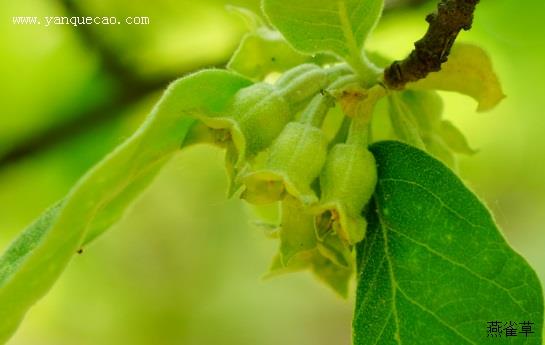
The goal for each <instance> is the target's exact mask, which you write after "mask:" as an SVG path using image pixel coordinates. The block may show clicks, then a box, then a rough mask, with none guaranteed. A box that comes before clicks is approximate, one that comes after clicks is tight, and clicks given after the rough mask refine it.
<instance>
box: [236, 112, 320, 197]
mask: <svg viewBox="0 0 545 345" xmlns="http://www.w3.org/2000/svg"><path fill="white" fill-rule="evenodd" d="M327 144H328V142H327V138H326V137H325V134H324V133H323V132H322V130H320V129H319V128H316V127H313V126H312V125H310V124H303V123H298V122H291V123H289V124H288V125H287V126H286V127H285V128H284V130H283V131H282V133H281V134H280V136H279V137H278V138H277V139H276V140H275V141H274V142H273V144H272V146H271V148H270V151H269V152H268V156H267V159H266V162H265V164H264V166H263V168H261V169H258V170H257V171H256V172H253V173H250V174H248V175H246V176H245V177H244V179H243V180H244V184H245V186H246V190H245V192H244V193H243V195H242V197H243V198H244V199H246V200H247V201H248V202H251V203H254V204H258V205H259V204H266V203H271V202H274V201H278V200H281V199H283V198H284V196H285V194H286V193H287V194H290V195H291V196H293V197H295V198H297V199H299V200H300V201H301V202H302V203H303V204H305V205H308V204H311V203H314V202H316V201H317V197H316V195H315V193H314V191H313V190H312V188H311V184H312V182H313V181H314V180H315V179H316V178H317V177H318V176H319V175H320V170H321V169H322V166H323V164H324V162H325V160H326V157H327Z"/></svg>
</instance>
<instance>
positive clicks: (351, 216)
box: [315, 144, 377, 245]
mask: <svg viewBox="0 0 545 345" xmlns="http://www.w3.org/2000/svg"><path fill="white" fill-rule="evenodd" d="M376 182H377V171H376V163H375V159H374V157H373V155H372V154H371V152H369V151H368V150H367V149H366V148H365V147H364V146H363V145H356V144H337V145H335V146H334V147H333V149H331V151H330V152H329V155H328V157H327V162H326V164H325V167H324V170H323V171H322V174H321V176H320V187H321V193H322V194H321V199H320V203H319V205H318V206H317V207H316V208H315V210H316V212H317V216H316V233H317V236H318V238H319V239H325V238H326V236H328V234H329V233H331V232H334V233H335V234H337V235H338V236H339V238H340V239H341V240H342V241H343V242H345V244H349V245H353V244H356V243H357V242H359V241H361V240H362V239H363V237H364V235H365V230H366V227H367V222H366V221H365V218H364V217H363V216H362V215H361V212H362V210H363V208H364V206H365V205H366V204H367V202H368V201H369V200H370V199H371V196H372V194H373V191H374V189H375V185H376Z"/></svg>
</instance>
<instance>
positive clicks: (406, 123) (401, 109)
mask: <svg viewBox="0 0 545 345" xmlns="http://www.w3.org/2000/svg"><path fill="white" fill-rule="evenodd" d="M388 109H389V114H390V121H391V123H392V128H393V130H394V133H395V135H396V137H397V138H398V139H399V140H401V141H403V142H405V143H407V144H409V145H412V146H414V147H418V148H420V149H423V148H424V147H425V146H424V142H423V141H422V136H421V134H420V130H419V128H418V122H417V120H416V117H415V115H414V114H413V113H412V109H411V108H409V107H408V106H407V104H405V101H404V100H403V99H401V97H399V96H398V95H391V96H390V97H388Z"/></svg>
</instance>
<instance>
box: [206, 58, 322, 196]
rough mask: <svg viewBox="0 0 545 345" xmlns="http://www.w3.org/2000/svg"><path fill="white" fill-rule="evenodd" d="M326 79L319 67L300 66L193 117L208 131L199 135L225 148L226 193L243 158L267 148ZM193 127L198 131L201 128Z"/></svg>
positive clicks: (237, 183)
mask: <svg viewBox="0 0 545 345" xmlns="http://www.w3.org/2000/svg"><path fill="white" fill-rule="evenodd" d="M327 82H328V75H327V73H326V72H325V71H324V70H323V69H322V68H320V67H318V66H316V65H312V64H306V65H301V66H299V67H296V68H294V69H292V70H290V71H288V72H286V73H285V74H284V76H282V77H281V78H280V79H279V80H278V81H277V83H276V84H274V85H271V84H268V83H264V82H262V83H256V84H254V85H251V86H249V87H246V88H243V89H241V90H240V91H238V92H237V94H236V95H235V97H234V99H233V101H232V102H231V104H230V105H229V106H228V108H227V110H226V111H224V112H222V113H221V114H217V115H213V116H210V115H209V116H202V115H197V116H196V117H197V118H198V119H199V120H201V122H202V123H203V124H204V125H205V126H206V127H208V128H209V129H210V130H211V132H212V133H211V134H207V135H206V136H205V135H202V136H201V137H202V138H204V139H207V141H212V142H214V143H215V144H217V145H219V146H222V147H226V148H227V149H228V154H227V155H226V160H227V162H226V165H227V170H228V172H229V175H230V180H231V187H230V194H232V193H233V192H234V191H236V190H237V189H238V187H239V186H240V180H238V179H237V176H238V175H239V174H240V171H241V170H243V168H244V166H245V164H247V160H249V159H252V158H254V157H255V156H256V155H257V154H258V153H259V152H261V151H263V150H264V149H265V148H267V147H269V146H270V145H271V143H272V142H273V140H274V139H275V138H276V137H277V136H278V135H279V134H280V133H281V132H282V130H283V128H284V127H285V126H286V124H288V123H289V122H290V121H291V120H292V119H293V117H294V114H296V113H297V111H298V110H299V109H300V107H301V104H303V103H304V102H308V98H310V97H311V96H312V95H314V94H316V93H317V92H319V91H320V90H321V89H322V88H324V87H325V85H326V84H327ZM196 128H198V129H199V131H201V132H202V128H200V127H196Z"/></svg>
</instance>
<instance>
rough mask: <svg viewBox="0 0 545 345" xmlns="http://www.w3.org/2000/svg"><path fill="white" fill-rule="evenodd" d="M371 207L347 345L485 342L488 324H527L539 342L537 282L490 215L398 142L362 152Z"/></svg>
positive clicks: (451, 178) (431, 162)
mask: <svg viewBox="0 0 545 345" xmlns="http://www.w3.org/2000/svg"><path fill="white" fill-rule="evenodd" d="M371 150H372V152H373V153H374V155H375V158H376V160H377V164H378V175H379V182H378V186H377V190H376V194H375V204H374V205H372V207H371V208H370V210H371V212H369V215H368V220H369V227H368V233H367V237H366V239H365V240H364V241H363V242H361V243H360V244H359V245H358V248H357V250H358V256H357V257H358V259H359V263H358V271H359V276H358V284H359V286H358V291H357V299H356V311H355V319H354V344H355V345H367V344H422V343H426V344H439V345H443V344H445V345H451V344H456V345H463V344H475V345H480V344H485V343H488V340H490V339H487V322H488V321H495V320H500V321H503V322H507V321H515V322H517V323H518V322H521V321H532V322H534V323H535V325H534V327H533V330H534V331H535V334H531V335H530V336H529V337H528V338H525V337H522V336H519V337H518V338H513V341H509V339H507V338H502V339H495V340H498V341H501V342H505V343H507V344H541V340H542V328H543V295H542V290H541V286H540V282H539V280H538V278H537V276H536V274H535V272H534V271H533V270H532V268H531V267H530V266H529V265H528V263H527V262H526V261H525V260H524V259H523V258H522V257H521V256H520V255H519V254H517V253H516V252H515V251H514V250H513V249H512V248H511V247H510V246H509V245H508V244H507V242H506V241H505V239H504V238H503V236H502V234H501V233H500V231H499V230H498V228H497V226H496V225H495V224H494V220H493V219H492V217H491V215H490V213H489V211H488V210H487V209H486V207H485V206H483V204H482V203H481V202H480V201H479V199H478V198H477V197H476V196H475V195H474V194H473V193H471V192H470V191H469V190H468V189H467V188H466V187H465V186H464V184H463V183H462V182H461V181H460V180H459V179H458V178H457V177H456V176H455V175H454V174H453V173H452V172H451V171H450V170H449V169H448V168H446V167H445V166H444V165H443V164H441V163H440V162H439V161H437V160H435V159H433V158H431V157H430V156H428V155H427V154H425V153H424V152H422V151H420V150H418V149H415V148H412V147H410V146H407V145H404V144H401V143H398V142H381V143H378V144H376V145H373V146H372V148H371Z"/></svg>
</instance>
